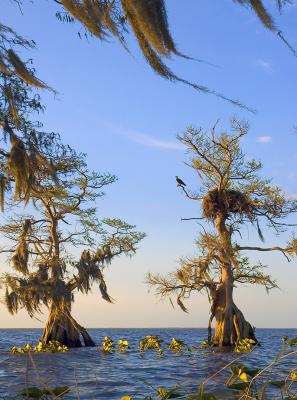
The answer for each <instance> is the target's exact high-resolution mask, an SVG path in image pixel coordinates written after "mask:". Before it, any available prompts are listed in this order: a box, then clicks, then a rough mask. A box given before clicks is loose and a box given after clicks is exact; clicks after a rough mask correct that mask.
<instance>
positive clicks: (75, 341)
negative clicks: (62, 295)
mask: <svg viewBox="0 0 297 400" xmlns="http://www.w3.org/2000/svg"><path fill="white" fill-rule="evenodd" d="M80 335H81V336H82V338H83V340H84V343H85V346H95V343H94V342H93V340H92V338H91V337H90V335H89V334H88V332H87V331H86V329H85V328H83V327H82V326H81V325H79V324H78V323H77V322H76V321H75V319H74V318H73V317H72V316H71V313H70V307H65V306H59V307H58V306H56V305H52V306H51V309H50V313H49V317H48V321H47V324H46V327H45V329H44V331H43V335H42V338H41V341H42V342H43V343H48V342H49V341H50V340H57V341H58V342H60V343H62V344H64V345H65V346H67V347H81V346H82V343H81V340H80Z"/></svg>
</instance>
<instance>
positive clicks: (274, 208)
mask: <svg viewBox="0 0 297 400" xmlns="http://www.w3.org/2000/svg"><path fill="white" fill-rule="evenodd" d="M216 129H217V124H216V125H215V126H214V128H213V129H212V131H211V132H210V133H208V132H206V131H205V130H203V129H202V128H198V129H197V128H194V127H189V128H188V129H187V130H186V132H185V133H184V134H182V135H181V136H179V139H180V141H181V142H182V143H183V144H184V145H185V146H186V148H187V150H188V152H189V153H190V159H189V161H188V162H187V165H188V166H190V167H191V168H192V169H193V170H194V171H195V173H196V175H197V177H198V179H199V181H200V188H199V189H198V190H189V189H187V186H185V185H178V186H179V187H180V189H181V190H182V192H183V193H184V194H185V196H186V198H188V199H190V200H193V201H197V202H199V203H200V205H201V212H202V215H201V216H197V217H196V216H195V217H193V218H192V219H193V220H200V221H201V223H200V222H199V224H200V226H201V227H202V232H201V233H200V235H199V238H198V239H197V242H196V243H197V248H198V251H199V255H197V256H195V257H190V258H183V259H181V262H180V267H179V268H178V269H177V271H175V272H173V273H171V274H169V275H167V276H163V275H160V274H149V275H148V276H147V282H148V284H149V285H150V286H152V287H153V288H154V289H155V290H156V294H157V295H161V296H162V297H164V296H175V297H176V299H177V303H178V305H179V306H180V307H181V308H182V310H183V311H186V307H185V305H184V302H183V301H184V300H185V299H187V298H189V297H190V295H191V294H192V292H206V293H207V295H208V297H209V300H210V303H211V316H210V321H209V329H211V322H212V320H213V318H215V319H216V329H215V334H214V338H213V340H214V342H215V343H217V344H220V345H230V344H234V343H235V341H237V340H239V339H244V338H247V337H248V338H252V339H255V338H254V334H253V332H252V329H251V325H250V324H249V323H248V322H247V321H245V319H244V317H243V314H242V313H241V311H240V310H238V308H237V307H236V305H235V304H234V302H233V288H234V287H235V285H236V283H245V284H246V283H249V284H258V285H262V286H264V287H265V288H266V290H267V291H268V290H270V289H272V288H275V287H277V283H276V282H275V281H274V280H273V278H271V276H270V275H269V274H267V273H266V271H265V266H264V265H263V264H262V263H261V262H259V263H257V264H256V265H251V263H250V262H249V259H248V257H247V256H246V255H245V253H244V252H246V251H248V250H258V251H274V250H275V251H279V252H281V253H282V254H284V255H285V257H286V258H287V259H288V260H289V259H290V258H292V257H294V256H295V255H296V254H297V240H296V239H295V238H293V239H292V240H291V241H290V243H288V245H287V246H286V247H280V246H271V247H257V246H254V247H253V246H249V245H246V244H241V242H242V241H243V239H242V238H241V230H242V228H243V227H244V226H246V225H247V224H251V225H253V226H254V227H255V228H256V230H257V232H258V234H259V237H260V239H261V240H262V241H263V240H264V237H263V234H262V231H261V229H260V226H261V225H262V224H266V225H267V226H268V228H271V229H273V230H274V231H275V233H277V234H280V233H281V232H284V231H285V230H286V229H287V228H288V227H289V226H290V224H288V223H287V220H286V218H287V217H288V216H290V215H291V214H292V213H295V212H296V211H297V202H296V200H293V199H290V198H288V197H287V196H286V195H285V193H284V192H283V191H282V190H281V188H280V187H278V186H276V185H273V183H272V182H271V180H269V179H264V178H262V176H261V174H260V171H261V168H262V164H261V163H260V162H258V161H256V160H253V159H247V157H246V156H245V154H244V153H243V151H242V150H241V148H240V141H241V139H242V138H243V137H244V136H245V135H246V134H247V132H248V125H247V123H245V122H240V121H238V120H236V119H233V120H232V122H231V132H232V133H226V132H222V133H221V134H219V135H218V134H217V133H216ZM209 224H210V226H211V227H212V229H209V228H208V226H209ZM209 338H210V334H209Z"/></svg>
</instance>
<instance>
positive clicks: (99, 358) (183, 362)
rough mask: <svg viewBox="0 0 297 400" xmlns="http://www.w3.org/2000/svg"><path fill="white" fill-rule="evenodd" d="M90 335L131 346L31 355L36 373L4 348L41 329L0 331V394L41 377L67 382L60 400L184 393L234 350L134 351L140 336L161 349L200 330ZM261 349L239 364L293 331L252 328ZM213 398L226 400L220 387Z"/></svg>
mask: <svg viewBox="0 0 297 400" xmlns="http://www.w3.org/2000/svg"><path fill="white" fill-rule="evenodd" d="M88 331H89V333H90V334H91V336H92V338H93V339H94V340H95V342H96V343H97V344H98V346H99V345H100V344H101V341H102V339H103V338H104V336H110V337H111V338H112V339H113V340H114V342H115V343H116V342H117V341H118V340H119V339H128V340H129V342H130V345H131V350H129V351H128V352H127V353H113V354H103V353H102V352H99V351H98V347H93V348H92V347H88V348H79V349H71V350H70V351H69V352H68V353H56V354H34V356H33V357H34V362H35V365H36V367H37V371H36V370H35V369H34V367H33V366H32V365H31V363H29V365H28V364H27V356H26V355H13V354H10V353H9V348H10V347H12V346H13V345H17V346H23V345H24V344H25V343H32V344H35V343H36V342H37V341H38V339H39V337H40V335H41V330H38V329H0V398H1V399H5V400H6V399H13V398H14V397H15V396H16V394H17V393H18V390H19V389H20V388H23V387H25V385H26V380H27V381H28V382H29V385H31V386H32V385H38V386H41V384H40V382H41V381H46V382H47V383H48V385H49V386H50V387H54V386H56V385H58V386H64V385H67V386H71V394H69V395H67V396H65V400H66V399H81V400H83V399H88V400H105V399H108V400H119V399H120V398H121V397H122V396H124V395H130V396H133V398H134V399H135V400H140V399H143V398H144V396H145V395H149V394H153V393H154V392H153V389H152V388H151V387H150V386H149V385H152V386H153V387H158V386H163V387H165V388H167V389H169V388H172V387H174V386H176V385H177V384H178V385H181V386H182V387H185V388H186V389H187V393H189V391H191V392H195V391H197V386H198V385H199V383H201V382H202V381H203V380H204V379H206V378H207V377H209V376H210V375H212V374H213V373H214V372H216V371H217V370H218V369H220V368H222V367H223V366H224V365H225V364H226V363H227V362H229V361H230V360H231V359H232V358H234V353H233V354H230V353H221V352H219V353H215V354H209V355H206V356H205V357H203V356H202V355H201V354H200V355H198V356H195V355H194V354H192V353H190V355H186V354H172V353H170V352H169V351H166V352H165V356H164V357H160V356H158V355H157V353H155V352H145V353H142V356H141V355H140V353H139V352H138V351H137V346H138V342H139V340H140V339H142V338H144V337H145V336H146V335H158V336H160V337H161V338H162V339H164V349H165V348H166V345H167V343H169V342H170V341H171V339H172V338H173V337H176V338H178V339H181V340H184V341H185V342H186V343H187V344H188V345H199V343H200V341H201V340H203V339H205V337H206V335H207V331H206V329H171V328H170V329H89V330H88ZM256 334H257V338H258V340H260V341H261V344H262V345H261V347H257V348H256V349H255V351H253V352H252V353H251V354H249V355H248V357H247V359H246V360H245V361H244V363H245V364H247V365H250V366H252V367H254V368H255V367H259V366H264V365H266V364H267V363H268V362H269V361H271V360H272V359H273V358H274V356H275V354H276V353H277V352H278V351H279V350H280V348H281V337H282V336H289V337H291V338H293V337H295V336H297V330H296V329H258V330H257V331H256ZM294 366H295V367H297V358H295V359H292V358H290V359H288V360H287V361H286V364H285V365H284V366H282V368H285V369H286V368H288V369H289V368H292V367H294ZM220 380H223V377H221V378H220V377H218V378H216V380H214V381H211V382H210V383H209V384H208V385H207V386H206V390H207V389H209V390H212V389H216V390H219V389H218V388H219V387H221V385H220ZM220 390H221V389H220ZM219 396H220V397H219V398H222V399H230V393H229V395H228V394H226V393H225V391H224V390H221V392H220V394H219Z"/></svg>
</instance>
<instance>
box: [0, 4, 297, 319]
mask: <svg viewBox="0 0 297 400" xmlns="http://www.w3.org/2000/svg"><path fill="white" fill-rule="evenodd" d="M167 3H168V15H169V20H170V25H171V30H172V34H173V36H174V38H175V40H176V43H177V45H178V47H179V49H180V50H181V51H182V52H183V53H185V54H188V55H190V56H192V57H196V58H199V59H203V60H206V61H208V62H209V63H212V64H214V66H210V65H208V64H206V63H199V62H195V61H188V60H185V59H173V60H172V61H170V62H169V65H170V67H171V68H172V69H173V70H174V71H175V72H176V74H178V75H180V76H181V77H183V78H186V79H188V80H190V81H192V82H195V83H199V84H202V85H206V86H208V87H209V88H211V89H214V90H216V91H218V92H221V93H223V94H224V95H226V96H229V97H232V98H235V99H239V100H241V101H242V102H243V103H244V104H246V105H248V106H250V107H253V108H256V109H257V113H256V114H251V113H249V112H247V111H245V110H242V109H240V108H238V107H234V106H232V105H231V104H229V103H227V102H225V101H222V100H220V99H218V98H216V97H214V96H211V95H205V94H200V93H198V92H196V91H195V90H193V89H191V88H189V87H187V86H185V85H183V84H173V83H171V82H168V81H165V80H162V79H161V78H160V77H158V76H157V75H156V74H155V73H154V72H152V70H151V69H150V68H149V66H148V65H147V64H146V63H145V62H144V60H143V58H142V56H141V54H140V52H139V50H138V49H137V46H136V44H135V42H134V40H133V37H132V35H130V37H129V40H128V42H129V47H130V49H131V53H132V55H129V54H128V53H127V52H125V51H124V50H123V49H122V48H121V47H120V46H119V44H118V43H116V42H115V41H114V40H112V39H111V40H110V41H109V42H108V43H102V42H99V41H97V40H95V39H89V40H80V39H79V38H78V36H77V31H78V30H79V26H78V25H64V24H62V23H60V22H59V21H58V20H57V19H56V18H55V12H56V11H57V10H58V5H57V4H55V3H54V2H53V1H50V0H48V1H46V0H42V1H41V0H39V1H35V2H34V3H33V4H32V3H31V2H29V1H28V2H26V4H25V5H24V7H23V14H21V13H20V12H19V10H18V8H17V7H16V5H15V3H14V2H9V1H6V2H4V9H5V10H4V11H5V12H3V13H2V16H1V18H2V20H1V22H2V23H4V24H7V25H10V26H12V27H14V29H15V30H16V31H17V32H18V33H20V34H23V35H24V36H26V37H27V38H29V39H34V40H35V41H36V42H37V49H36V50H33V51H32V52H25V51H24V52H23V54H22V56H23V57H26V56H28V57H32V58H33V59H34V64H35V66H36V70H37V72H38V76H39V77H40V78H41V79H43V80H44V81H46V82H47V83H48V84H49V85H50V86H52V87H54V88H55V89H56V90H57V91H58V92H59V95H58V96H56V97H55V96H53V94H52V93H46V92H44V93H42V97H43V100H44V103H45V105H46V107H47V110H46V112H45V113H44V115H42V116H41V118H42V120H43V122H44V124H45V127H46V128H47V129H48V130H55V131H58V132H60V133H61V135H62V138H63V140H64V142H66V143H69V144H70V145H71V146H73V147H75V148H76V149H79V150H81V151H83V152H85V153H87V155H88V162H89V165H90V168H91V169H95V170H100V171H110V172H112V173H114V174H116V175H117V176H118V177H119V181H118V182H117V183H116V184H114V185H113V187H110V189H109V190H108V193H107V196H106V198H105V199H104V200H103V201H102V202H100V203H99V214H100V215H102V216H119V217H121V218H123V219H126V220H127V221H129V222H131V223H135V224H137V226H138V227H139V229H140V230H142V231H145V232H146V233H147V234H148V237H147V238H146V239H145V240H144V241H143V243H142V244H141V245H140V249H139V252H138V253H137V255H136V256H135V257H134V258H133V259H131V260H130V259H128V258H127V259H125V258H121V259H117V260H116V261H115V262H114V264H113V265H112V266H111V268H110V270H108V271H107V272H106V280H107V283H108V286H109V288H110V292H111V295H112V296H113V297H114V298H115V299H116V300H117V302H116V304H114V305H110V304H107V303H106V304H105V303H104V302H103V301H102V300H101V298H100V296H99V293H98V290H97V289H96V288H94V291H93V294H92V295H90V296H88V297H83V296H77V302H76V304H75V305H74V314H75V316H76V317H77V318H78V319H79V321H80V322H81V323H82V324H85V325H87V326H95V327H100V326H109V327H120V326H122V327H124V326H125V327H127V326H140V327H142V326H151V327H153V326H181V327H182V326H206V324H207V321H208V312H209V306H208V302H207V299H206V298H203V297H202V296H199V295H197V296H196V297H195V298H193V299H192V300H191V301H190V302H189V304H190V313H189V314H184V313H182V312H181V311H179V310H178V309H176V310H173V309H172V307H171V306H170V304H169V303H168V302H161V303H160V302H158V301H157V300H156V299H155V298H154V296H153V294H149V293H147V288H146V286H145V285H144V276H145V273H146V272H148V271H152V272H162V273H166V272H168V271H171V270H174V269H175V267H176V266H177V265H178V259H179V258H180V257H181V256H186V255H191V254H194V253H195V251H196V249H195V246H194V241H195V238H196V237H197V236H198V233H199V227H198V225H196V224H195V223H194V222H193V221H192V222H190V221H189V222H181V221H180V218H181V217H193V216H199V212H200V210H199V207H197V205H196V204H195V203H194V204H193V203H191V202H189V201H187V200H186V199H185V198H184V197H183V195H182V193H181V192H180V191H179V190H178V189H177V188H176V185H175V175H179V176H180V177H181V178H182V179H183V180H184V181H186V182H187V183H188V184H189V185H192V187H193V188H194V187H195V185H196V187H197V186H198V185H199V182H198V181H197V180H196V179H195V177H194V175H193V173H192V171H191V170H190V169H189V168H188V167H187V166H186V165H185V164H184V161H185V160H186V159H187V155H186V154H185V153H184V150H183V149H182V147H181V146H180V144H179V143H178V141H177V140H176V135H177V134H178V133H180V132H182V131H183V130H184V129H185V128H186V127H187V126H189V125H194V126H202V127H204V128H211V127H212V125H213V124H214V122H215V121H216V120H217V119H218V118H220V121H221V122H220V127H221V128H222V129H227V128H228V126H229V125H228V124H229V122H228V121H229V119H230V117H232V116H234V115H236V116H237V117H238V118H242V119H246V120H248V121H249V123H250V126H251V129H250V133H249V135H248V136H247V137H246V139H245V140H244V142H243V147H244V150H245V151H246V153H247V154H248V156H249V157H255V158H257V159H260V160H261V161H263V163H264V169H263V174H264V175H265V176H266V177H272V178H273V181H274V182H275V183H277V184H279V185H281V186H282V188H283V189H284V190H285V191H286V192H287V193H288V194H290V195H292V196H297V167H296V164H297V150H296V149H297V146H296V145H297V134H294V125H297V116H296V100H297V94H296V93H297V90H296V89H297V80H296V78H295V76H296V70H297V58H296V57H294V56H293V54H292V53H291V52H290V51H289V50H288V48H286V46H285V45H284V44H283V43H282V42H281V41H280V40H279V39H278V38H277V37H276V36H275V35H273V34H271V33H270V32H268V31H266V30H265V29H264V28H263V27H262V25H261V24H260V22H259V21H258V20H257V18H256V17H255V16H254V14H253V13H252V12H251V11H250V10H248V9H244V8H242V7H239V6H238V5H236V4H234V3H233V2H232V1H230V0H214V1H212V2H210V1H207V0H204V1H199V2H197V1H196V0H187V6H186V7H181V2H180V0H169V1H167ZM2 7H3V5H2ZM276 19H277V23H278V25H279V26H280V28H281V29H282V30H283V32H285V34H286V36H287V38H288V39H289V41H290V43H291V44H292V45H293V46H295V47H297V29H296V20H297V7H294V6H290V7H288V8H287V9H286V10H284V12H283V14H282V15H281V16H278V15H276ZM243 233H244V236H243V237H244V240H243V242H245V243H246V242H248V243H258V239H257V237H256V233H255V231H254V230H253V229H252V228H251V227H250V228H249V229H246V228H245V229H244V230H243ZM287 239H288V235H283V236H281V237H279V238H275V237H274V236H273V235H271V234H269V233H267V232H266V242H267V243H266V244H267V245H270V244H274V243H276V242H278V243H282V244H283V243H285V242H286V240H287ZM258 259H261V260H262V262H263V263H267V264H268V265H270V271H271V274H272V275H273V276H274V277H275V278H277V280H278V282H279V285H280V287H281V290H275V291H274V292H271V293H270V294H269V296H268V295H267V294H266V292H265V290H263V289H262V288H260V289H258V288H252V287H243V288H238V289H236V292H235V298H236V302H237V304H238V305H239V307H240V308H241V309H242V311H243V312H244V314H245V315H246V317H247V318H248V319H249V320H250V322H251V323H252V324H253V325H255V326H259V327H297V317H296V315H297V313H296V311H297V309H296V308H297V307H296V304H297V302H296V287H297V262H296V261H294V262H292V263H290V264H288V263H287V262H286V260H285V258H284V257H282V256H281V255H278V254H273V255H269V254H265V255H264V256H263V255H262V254H261V255H260V256H259V257H258V256H257V255H254V254H253V255H252V260H253V261H256V260H258ZM5 268H7V267H4V269H5ZM0 308H1V323H0V324H1V325H0V326H2V327H6V326H9V327H26V326H41V325H42V324H41V323H40V322H38V321H34V320H31V319H30V318H29V317H27V316H26V314H25V313H20V314H19V315H18V316H16V317H12V316H10V315H9V314H8V313H7V312H6V310H5V309H4V307H3V306H2V305H1V306H0ZM90 310H92V312H90ZM276 315H277V318H276ZM41 320H44V318H43V317H41Z"/></svg>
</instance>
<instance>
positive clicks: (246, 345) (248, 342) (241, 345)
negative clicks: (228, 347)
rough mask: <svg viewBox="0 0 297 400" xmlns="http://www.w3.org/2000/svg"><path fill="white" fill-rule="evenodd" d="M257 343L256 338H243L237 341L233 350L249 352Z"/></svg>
mask: <svg viewBox="0 0 297 400" xmlns="http://www.w3.org/2000/svg"><path fill="white" fill-rule="evenodd" d="M255 344H256V342H255V340H253V339H248V338H246V339H241V340H238V341H237V342H236V343H235V346H234V349H233V351H234V352H235V353H241V352H247V351H252V349H253V346H254V345H255Z"/></svg>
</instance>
